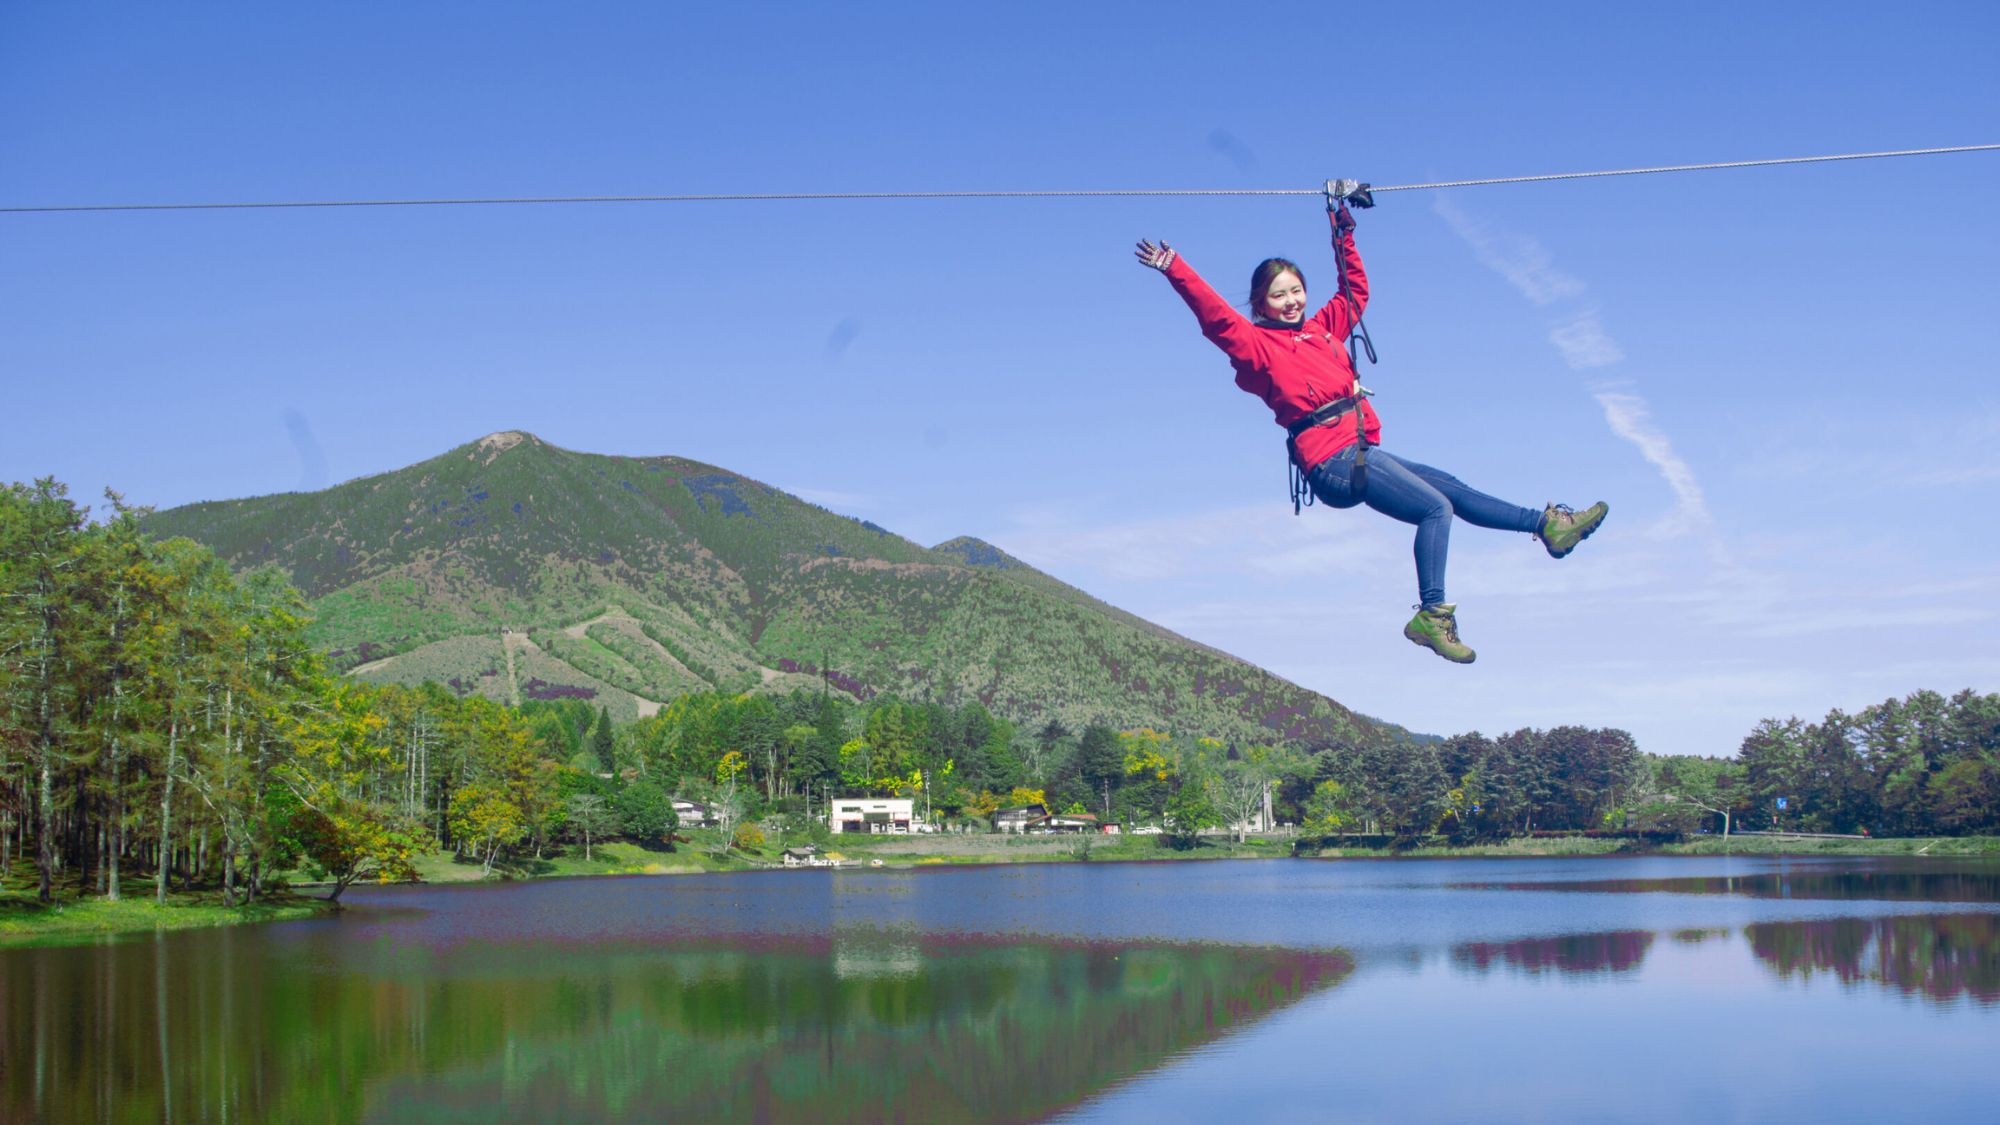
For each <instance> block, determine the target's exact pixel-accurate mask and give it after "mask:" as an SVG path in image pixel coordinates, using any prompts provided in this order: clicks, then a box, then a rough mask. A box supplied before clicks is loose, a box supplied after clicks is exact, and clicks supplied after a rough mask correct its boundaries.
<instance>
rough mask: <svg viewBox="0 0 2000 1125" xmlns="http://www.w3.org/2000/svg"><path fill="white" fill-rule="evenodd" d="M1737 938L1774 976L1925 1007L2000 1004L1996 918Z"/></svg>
mask: <svg viewBox="0 0 2000 1125" xmlns="http://www.w3.org/2000/svg"><path fill="white" fill-rule="evenodd" d="M1743 934H1744V936H1745V937H1746V938H1748V939H1749V942H1750V948H1751V950H1752V951H1753V952H1755V953H1756V954H1757V959H1758V960H1759V961H1761V962H1762V963H1763V964H1764V966H1765V967H1766V968H1768V969H1770V970H1772V971H1773V972H1775V973H1776V974H1777V975H1778V976H1780V977H1783V978H1788V979H1797V980H1811V979H1812V978H1813V977H1815V976H1817V975H1820V974H1831V975H1832V976H1833V977H1834V978H1835V979H1836V980H1839V981H1840V982H1841V983H1843V984H1862V983H1873V984H1878V985H1881V986H1883V987H1885V988H1891V989H1894V990H1896V991H1898V992H1902V993H1904V994H1906V995H1911V996H1921V997H1923V998H1924V999H1926V1000H1932V1001H1937V1002H1945V1003H1948V1002H1953V1001H1958V1000H1960V999H1962V998H1969V999H1971V1000H1973V1001H1975V1002H1977V1003H1979V1004H1995V1003H2000V915H1996V914H1931V915H1906V916H1897V917H1891V918H1834V919H1825V920H1818V921H1804V922H1760V923H1756V924H1753V925H1749V926H1745V927H1744V928H1743Z"/></svg>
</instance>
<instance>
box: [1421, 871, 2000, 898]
mask: <svg viewBox="0 0 2000 1125" xmlns="http://www.w3.org/2000/svg"><path fill="white" fill-rule="evenodd" d="M1458 886H1459V887H1460V888H1461V889H1482V890H1488V889H1500V890H1509V891H1571V892H1583V893H1587V894H1662V893H1665V894H1683V895H1740V896H1743V897H1746V898H1778V899H1840V900H1846V901H1864V900H1866V901H1878V902H1965V903H2000V871H1990V870H1988V871H1975V870H1966V871H1937V870H1908V871H1899V870H1895V869H1894V868H1892V867H1883V868H1869V869H1865V870H1816V869H1811V868H1806V869H1780V870H1776V871H1755V872H1746V873H1745V874H1741V875H1699V876H1679V877H1673V878H1658V879H1577V880H1537V881H1532V882H1526V881H1510V882H1500V883H1462V884H1458Z"/></svg>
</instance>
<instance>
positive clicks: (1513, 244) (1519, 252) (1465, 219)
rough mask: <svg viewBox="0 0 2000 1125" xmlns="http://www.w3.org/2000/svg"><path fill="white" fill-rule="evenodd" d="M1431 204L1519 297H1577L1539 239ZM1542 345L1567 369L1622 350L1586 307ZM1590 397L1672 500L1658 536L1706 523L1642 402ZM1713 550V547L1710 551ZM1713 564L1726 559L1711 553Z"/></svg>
mask: <svg viewBox="0 0 2000 1125" xmlns="http://www.w3.org/2000/svg"><path fill="white" fill-rule="evenodd" d="M1431 206H1432V209H1433V210H1435V211H1436V212H1437V214H1438V215H1439V217H1441V218H1443V219H1444V221H1445V222H1446V223H1447V224H1448V225H1450V227H1451V229H1452V230H1453V232H1455V233H1456V234H1457V235H1458V236H1459V238H1461V239H1463V240H1464V241H1465V244H1466V245H1467V246H1469V247H1471V248H1472V253H1473V256H1474V257H1476V258H1478V259H1479V262H1480V264H1481V265H1484V266H1485V267H1486V268H1488V269H1490V270H1492V271H1493V272H1495V273H1497V274H1499V275H1500V276H1501V277H1504V278H1506V279H1507V282H1508V283H1509V284H1510V285H1512V286H1513V287H1514V288H1515V289H1516V290H1518V291H1519V292H1520V294H1521V295H1522V296H1523V297H1526V298H1527V299H1528V300H1530V301H1532V302H1534V303H1535V304H1537V305H1544V306H1546V305H1551V304H1554V303H1555V302H1557V301H1560V300H1565V299H1574V298H1581V297H1583V296H1584V294H1585V292H1586V290H1585V287H1584V284H1583V282H1581V281H1579V280H1577V279H1576V278H1574V277H1572V276H1570V275H1569V274H1566V273H1564V272H1562V271H1561V270H1559V269H1557V268H1556V267H1555V264H1554V261H1553V259H1552V258H1551V257H1550V255H1549V252H1548V250H1547V249H1545V248H1544V247H1543V246H1542V244H1541V243H1539V242H1537V241H1535V240H1534V239H1532V238H1529V237H1527V236H1526V235H1519V234H1512V233H1507V232H1500V231H1495V230H1493V229H1492V228H1490V227H1488V226H1487V225H1486V224H1484V223H1482V222H1480V221H1479V220H1478V219H1475V218H1474V217H1472V216H1471V215H1469V214H1467V213H1466V212H1465V211H1464V210H1462V209H1460V208H1459V207H1457V206H1456V205H1454V204H1453V203H1452V202H1451V201H1450V199H1449V198H1448V197H1446V196H1439V197H1437V199H1436V200H1434V201H1433V202H1432V205H1431ZM1549 343H1551V344H1553V345H1554V346H1555V349H1556V352H1557V353H1558V354H1559V355H1561V356H1562V358H1563V362H1564V363H1566V364H1568V365H1569V368H1570V370H1572V371H1591V370H1596V369H1598V368H1603V367H1610V366H1612V365H1613V364H1616V363H1619V362H1621V361H1623V360H1624V358H1625V351H1624V349H1622V348H1620V347H1619V346H1618V341H1616V340H1614V339H1612V337H1611V333H1609V332H1607V331H1605V328H1604V323H1603V321H1601V320H1600V319H1599V318H1598V314H1597V310H1596V309H1594V308H1577V309H1575V310H1574V311H1571V312H1570V313H1569V314H1568V315H1567V316H1565V317H1563V318H1562V319H1560V320H1559V321H1558V322H1557V323H1556V324H1555V325H1554V326H1553V327H1552V328H1550V329H1549ZM1595 397H1596V399H1597V404H1598V405H1599V406H1600V407H1602V408H1603V410H1604V420H1605V422H1606V423H1607V424H1609V425H1610V427H1611V432H1612V433H1614V434H1616V435H1618V436H1619V437H1621V438H1623V439H1625V440H1626V441H1629V442H1631V443H1632V444H1633V445H1634V446H1636V447H1637V448H1638V450H1639V455H1640V456H1642V457H1644V458H1645V459H1646V460H1647V462H1648V463H1650V464H1651V465H1652V466H1653V467H1654V468H1656V469H1658V470H1659V472H1660V476H1661V477H1662V478H1664V479H1665V480H1666V482H1667V487H1668V488H1671V489H1672V490H1673V493H1674V497H1675V505H1674V510H1673V511H1672V512H1670V513H1668V515H1667V517H1666V518H1665V519H1664V520H1662V521H1661V522H1660V523H1659V524H1658V525H1656V527H1655V529H1654V530H1655V533H1656V534H1660V535H1667V536H1672V535H1685V534H1689V533H1692V532H1696V531H1701V530H1705V529H1707V528H1709V527H1711V526H1713V520H1712V519H1711V517H1710V515H1709V511H1708V502H1707V501H1706V500H1705V499H1704V498H1703V496H1702V491H1701V484H1700V482H1699V481H1697V480H1696V479H1695V474H1694V469H1693V468H1692V467H1691V466H1689V465H1688V463H1687V462H1686V461H1684V460H1682V459H1681V456H1680V454H1678V453H1676V452H1674V446H1673V442H1672V441H1670V440H1669V439H1668V438H1667V435H1666V434H1665V433H1664V432H1662V431H1661V430H1660V428H1659V427H1658V426H1656V425H1654V424H1653V422H1652V418H1651V416H1650V412H1649V411H1648V410H1647V407H1646V400H1645V399H1643V398H1641V397H1639V395H1637V394H1635V393H1633V392H1631V391H1629V390H1599V391H1597V392H1596V394H1595ZM1716 550H1717V551H1718V552H1719V550H1720V548H1719V547H1718V548H1716ZM1718 561H1723V562H1726V560H1725V559H1722V558H1721V557H1720V555H1718Z"/></svg>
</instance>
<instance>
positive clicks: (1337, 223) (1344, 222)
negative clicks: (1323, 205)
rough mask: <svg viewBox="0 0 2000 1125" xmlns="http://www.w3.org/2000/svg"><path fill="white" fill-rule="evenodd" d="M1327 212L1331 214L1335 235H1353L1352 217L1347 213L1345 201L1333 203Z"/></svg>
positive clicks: (1350, 213)
mask: <svg viewBox="0 0 2000 1125" xmlns="http://www.w3.org/2000/svg"><path fill="white" fill-rule="evenodd" d="M1327 210H1329V211H1331V212H1333V229H1334V232H1335V233H1336V234H1352V233H1354V215H1353V213H1352V212H1350V211H1348V209H1347V203H1346V201H1344V200H1343V201H1341V202H1338V203H1335V204H1334V205H1333V206H1332V207H1329V208H1327Z"/></svg>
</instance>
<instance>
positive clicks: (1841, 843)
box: [1660, 835, 2000, 856]
mask: <svg viewBox="0 0 2000 1125" xmlns="http://www.w3.org/2000/svg"><path fill="white" fill-rule="evenodd" d="M1660 851H1661V852H1662V853H1664V854H1666V855H1725V854H1727V855H1924V856H1940V855H2000V836H1913V837H1882V838H1876V837H1863V838H1861V839H1824V838H1818V839H1816V838H1811V837H1797V836H1734V835H1733V836H1731V837H1729V840H1728V844H1727V846H1726V847H1725V845H1724V842H1723V839H1722V837H1720V836H1697V837H1695V838H1694V839H1692V840H1689V841H1687V842H1685V843H1680V844H1668V845H1667V846H1666V847H1664V848H1661V849H1660Z"/></svg>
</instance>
